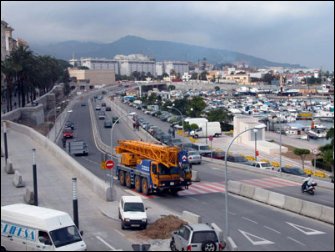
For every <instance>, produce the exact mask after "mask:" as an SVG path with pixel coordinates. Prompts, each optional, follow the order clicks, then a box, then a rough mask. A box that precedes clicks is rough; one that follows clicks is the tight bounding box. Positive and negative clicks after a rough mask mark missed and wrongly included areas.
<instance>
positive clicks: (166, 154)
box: [115, 140, 179, 167]
mask: <svg viewBox="0 0 335 252" xmlns="http://www.w3.org/2000/svg"><path fill="white" fill-rule="evenodd" d="M118 143H119V146H117V147H116V148H115V150H116V153H118V154H120V153H123V152H130V153H133V154H135V155H138V156H140V157H143V158H147V159H150V160H154V161H157V162H159V163H162V164H164V165H165V166H166V167H173V166H178V151H179V150H178V148H177V147H169V146H163V145H158V144H152V143H146V142H142V141H135V140H120V141H118Z"/></svg>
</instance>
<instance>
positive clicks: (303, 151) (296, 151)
mask: <svg viewBox="0 0 335 252" xmlns="http://www.w3.org/2000/svg"><path fill="white" fill-rule="evenodd" d="M293 153H294V154H295V155H297V156H299V157H300V158H301V162H302V169H304V167H305V165H304V162H305V158H306V156H307V155H308V154H310V153H311V152H310V150H307V149H299V148H295V149H294V150H293Z"/></svg>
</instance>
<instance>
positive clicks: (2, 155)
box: [1, 146, 5, 157]
mask: <svg viewBox="0 0 335 252" xmlns="http://www.w3.org/2000/svg"><path fill="white" fill-rule="evenodd" d="M4 156H5V154H3V151H2V146H1V157H4Z"/></svg>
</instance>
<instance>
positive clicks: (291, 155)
mask: <svg viewBox="0 0 335 252" xmlns="http://www.w3.org/2000/svg"><path fill="white" fill-rule="evenodd" d="M283 146H285V147H287V149H288V150H287V153H282V155H283V156H285V157H287V158H290V159H294V160H299V161H300V162H301V158H300V157H299V156H297V155H295V154H294V153H293V150H294V149H295V147H292V146H290V145H284V144H283ZM313 159H314V154H308V155H306V157H305V161H308V160H309V161H311V160H313Z"/></svg>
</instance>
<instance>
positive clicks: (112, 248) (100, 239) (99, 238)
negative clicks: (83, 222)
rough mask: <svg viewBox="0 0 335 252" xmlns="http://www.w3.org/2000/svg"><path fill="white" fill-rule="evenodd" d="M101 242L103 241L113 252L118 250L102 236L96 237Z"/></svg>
mask: <svg viewBox="0 0 335 252" xmlns="http://www.w3.org/2000/svg"><path fill="white" fill-rule="evenodd" d="M96 237H97V239H98V240H99V241H101V242H102V243H103V244H105V245H106V246H107V247H108V248H110V249H111V250H116V248H114V247H113V246H111V245H110V244H109V243H107V242H106V241H105V240H104V239H102V238H101V237H100V236H96Z"/></svg>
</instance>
